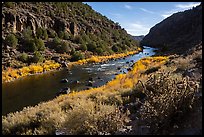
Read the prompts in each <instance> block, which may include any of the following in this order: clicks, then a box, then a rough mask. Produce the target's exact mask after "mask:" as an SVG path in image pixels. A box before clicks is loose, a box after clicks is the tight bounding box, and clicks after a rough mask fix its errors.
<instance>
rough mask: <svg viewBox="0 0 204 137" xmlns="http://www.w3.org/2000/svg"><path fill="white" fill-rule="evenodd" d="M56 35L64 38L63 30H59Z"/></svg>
mask: <svg viewBox="0 0 204 137" xmlns="http://www.w3.org/2000/svg"><path fill="white" fill-rule="evenodd" d="M58 36H59V38H61V39H64V32H63V31H60V32H59V33H58Z"/></svg>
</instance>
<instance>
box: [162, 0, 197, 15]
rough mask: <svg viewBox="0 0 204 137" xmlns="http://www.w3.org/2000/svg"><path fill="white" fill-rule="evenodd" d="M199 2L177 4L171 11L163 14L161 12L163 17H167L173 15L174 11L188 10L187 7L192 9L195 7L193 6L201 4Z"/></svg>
mask: <svg viewBox="0 0 204 137" xmlns="http://www.w3.org/2000/svg"><path fill="white" fill-rule="evenodd" d="M199 4H200V2H190V3H186V4H176V5H175V8H174V9H172V10H170V11H165V12H163V14H161V16H162V17H163V18H167V17H169V16H171V15H172V14H174V13H177V12H180V11H184V10H187V9H191V8H193V7H195V6H197V5H199Z"/></svg>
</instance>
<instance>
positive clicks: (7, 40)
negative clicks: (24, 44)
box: [5, 34, 18, 48]
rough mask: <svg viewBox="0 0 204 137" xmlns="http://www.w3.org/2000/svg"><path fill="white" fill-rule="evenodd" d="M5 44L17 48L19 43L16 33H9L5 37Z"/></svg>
mask: <svg viewBox="0 0 204 137" xmlns="http://www.w3.org/2000/svg"><path fill="white" fill-rule="evenodd" d="M5 44H7V45H9V46H11V47H14V48H15V47H16V46H17V44H18V39H17V38H16V36H15V35H14V34H9V35H8V36H7V37H6V38H5Z"/></svg>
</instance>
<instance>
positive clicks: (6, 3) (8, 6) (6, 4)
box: [4, 2, 15, 8]
mask: <svg viewBox="0 0 204 137" xmlns="http://www.w3.org/2000/svg"><path fill="white" fill-rule="evenodd" d="M4 5H5V6H6V7H7V8H14V7H15V5H14V2H5V3H4Z"/></svg>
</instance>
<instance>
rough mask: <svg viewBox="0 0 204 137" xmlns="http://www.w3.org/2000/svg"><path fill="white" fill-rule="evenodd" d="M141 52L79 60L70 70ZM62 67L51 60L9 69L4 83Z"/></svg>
mask: <svg viewBox="0 0 204 137" xmlns="http://www.w3.org/2000/svg"><path fill="white" fill-rule="evenodd" d="M140 51H142V49H141V48H138V50H136V51H129V52H126V53H119V54H113V55H110V56H92V57H91V58H87V59H83V60H78V61H75V62H69V63H68V68H69V69H71V67H72V66H73V65H83V64H87V63H99V62H104V61H108V60H110V59H117V58H123V57H126V56H129V55H133V54H136V53H139V52H140ZM61 67H62V65H61V64H59V63H57V62H55V61H53V60H49V61H45V62H44V63H37V64H32V65H29V66H25V67H22V68H19V69H13V68H8V69H7V70H3V71H2V83H5V82H11V81H13V80H16V79H18V78H21V77H24V76H29V75H34V74H39V73H44V72H48V71H51V70H56V69H60V68H61Z"/></svg>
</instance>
